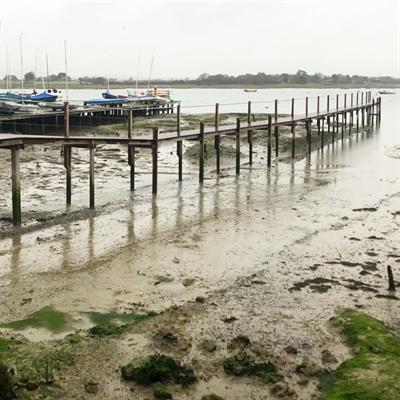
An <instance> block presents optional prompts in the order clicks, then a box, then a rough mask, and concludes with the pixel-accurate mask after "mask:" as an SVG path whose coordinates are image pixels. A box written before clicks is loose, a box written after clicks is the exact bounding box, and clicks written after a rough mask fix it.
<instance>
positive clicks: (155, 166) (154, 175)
mask: <svg viewBox="0 0 400 400" xmlns="http://www.w3.org/2000/svg"><path fill="white" fill-rule="evenodd" d="M151 156H152V157H151V158H152V167H153V171H152V193H153V194H157V184H158V128H153V141H152V144H151Z"/></svg>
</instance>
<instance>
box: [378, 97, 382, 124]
mask: <svg viewBox="0 0 400 400" xmlns="http://www.w3.org/2000/svg"><path fill="white" fill-rule="evenodd" d="M378 100H379V124H380V123H381V118H382V97H378Z"/></svg>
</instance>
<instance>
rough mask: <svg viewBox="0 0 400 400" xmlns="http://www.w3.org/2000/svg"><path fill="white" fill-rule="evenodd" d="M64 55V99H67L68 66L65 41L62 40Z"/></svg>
mask: <svg viewBox="0 0 400 400" xmlns="http://www.w3.org/2000/svg"><path fill="white" fill-rule="evenodd" d="M64 56H65V100H67V101H68V68H67V66H68V65H67V41H66V40H64Z"/></svg>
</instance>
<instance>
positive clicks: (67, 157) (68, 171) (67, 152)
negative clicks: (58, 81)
mask: <svg viewBox="0 0 400 400" xmlns="http://www.w3.org/2000/svg"><path fill="white" fill-rule="evenodd" d="M64 136H65V137H69V103H68V102H67V101H66V102H65V103H64ZM64 168H65V179H66V203H67V206H70V205H71V198H72V148H71V146H64Z"/></svg>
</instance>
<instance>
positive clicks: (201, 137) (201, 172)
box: [199, 122, 204, 184]
mask: <svg viewBox="0 0 400 400" xmlns="http://www.w3.org/2000/svg"><path fill="white" fill-rule="evenodd" d="M203 181H204V122H200V133H199V182H200V184H202V183H203Z"/></svg>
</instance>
